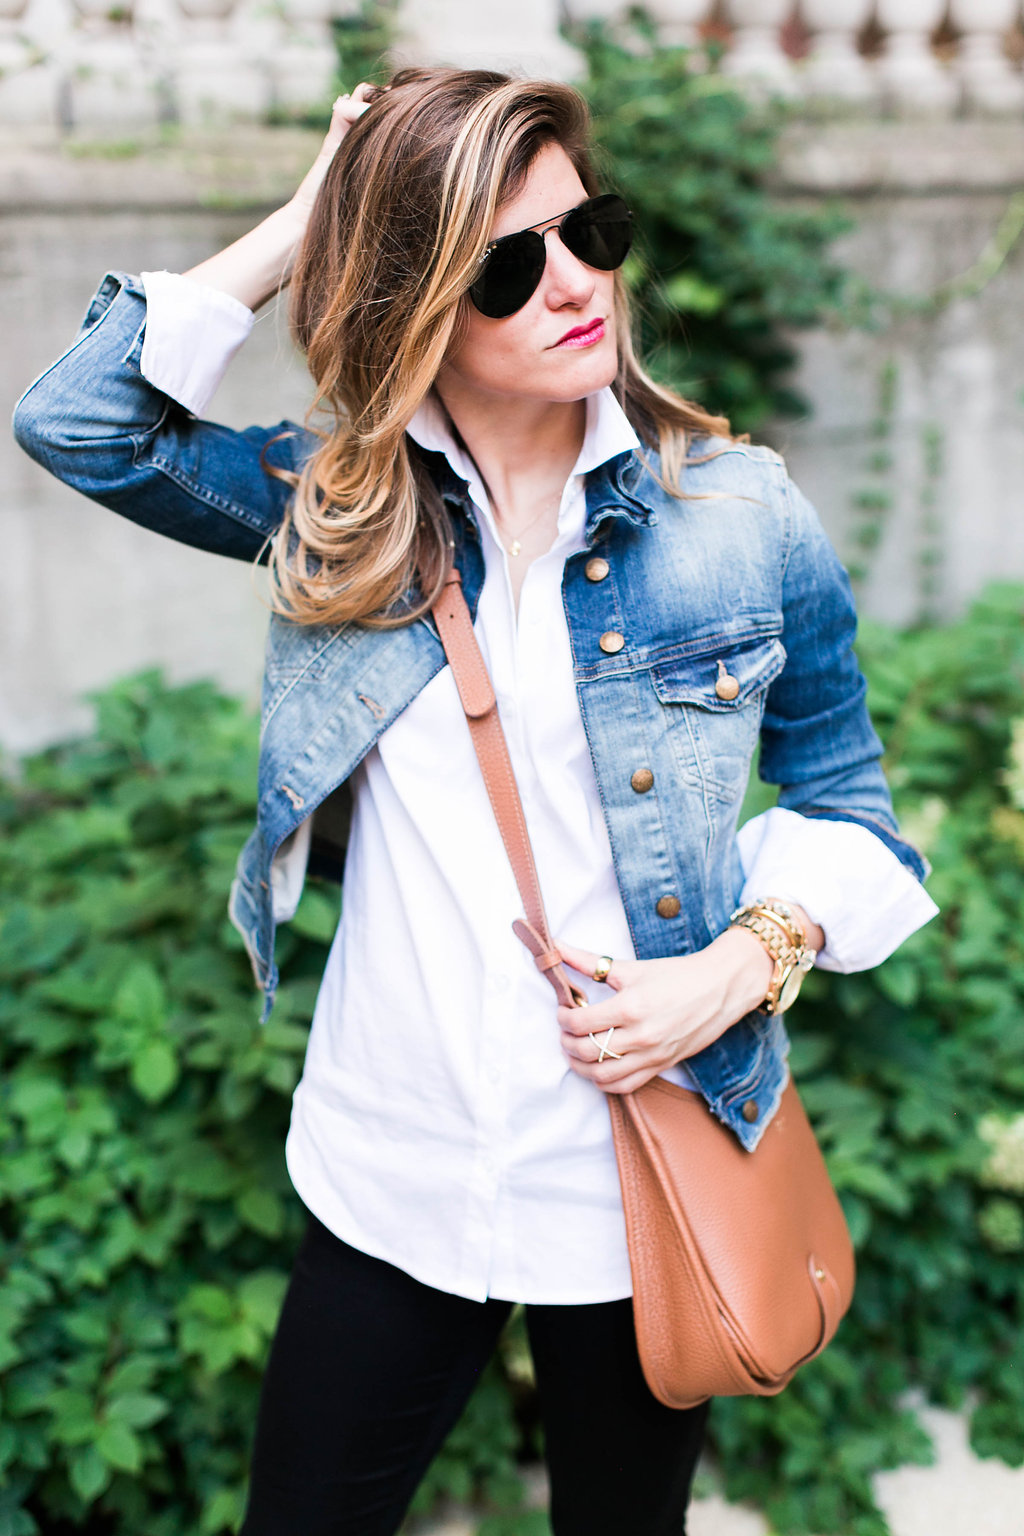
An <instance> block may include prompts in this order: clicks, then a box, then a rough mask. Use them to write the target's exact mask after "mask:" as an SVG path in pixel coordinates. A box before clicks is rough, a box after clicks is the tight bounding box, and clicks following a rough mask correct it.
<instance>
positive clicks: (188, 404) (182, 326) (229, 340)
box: [140, 272, 256, 416]
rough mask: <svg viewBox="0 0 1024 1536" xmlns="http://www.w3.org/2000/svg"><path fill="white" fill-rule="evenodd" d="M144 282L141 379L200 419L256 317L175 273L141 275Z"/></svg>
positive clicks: (224, 295)
mask: <svg viewBox="0 0 1024 1536" xmlns="http://www.w3.org/2000/svg"><path fill="white" fill-rule="evenodd" d="M142 284H143V287H144V288H145V290H146V334H145V336H144V338H143V342H142V359H141V363H140V367H141V370H142V377H143V378H144V379H146V380H147V381H148V383H150V384H152V385H153V387H154V388H155V389H159V390H162V391H163V393H164V394H165V395H170V397H171V399H172V400H176V401H177V402H178V404H179V405H183V406H184V407H185V409H186V410H187V411H191V412H192V414H193V415H194V416H201V415H202V414H203V412H204V411H205V410H206V408H207V406H208V405H209V403H210V401H211V400H212V399H213V397H214V395H215V393H216V391H217V386H218V385H219V384H220V381H221V379H222V378H223V377H224V374H225V372H226V371H227V366H228V364H229V363H230V361H231V359H232V358H233V357H234V355H235V353H236V352H237V351H238V349H239V347H240V346H241V345H242V343H243V342H244V341H245V339H246V337H247V336H248V334H249V332H250V331H251V330H252V328H253V324H254V322H255V319H256V317H255V315H254V314H253V312H252V310H251V309H249V308H247V306H246V305H245V304H243V303H242V302H241V301H240V300H239V299H236V298H233V297H232V295H231V294H230V293H222V292H221V291H220V289H219V288H211V287H209V286H208V284H206V283H196V282H193V281H192V279H191V278H190V277H182V276H181V275H180V274H179V273H177V272H143V273H142Z"/></svg>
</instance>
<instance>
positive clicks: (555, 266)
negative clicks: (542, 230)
mask: <svg viewBox="0 0 1024 1536" xmlns="http://www.w3.org/2000/svg"><path fill="white" fill-rule="evenodd" d="M544 244H545V245H546V247H547V260H546V262H545V264H544V298H545V301H546V303H547V305H548V308H549V309H561V308H563V306H564V305H566V304H569V305H572V306H573V307H575V308H582V307H583V306H584V305H586V304H588V303H589V302H590V299H591V297H592V296H593V292H594V284H595V281H596V277H597V274H596V273H595V271H594V269H593V268H592V267H588V266H585V265H584V263H583V262H582V261H580V259H579V257H578V256H574V255H573V253H572V251H570V249H569V247H568V246H567V245H563V243H562V239H561V236H560V235H559V233H558V230H557V229H551V230H548V231H547V232H546V234H545V236H544Z"/></svg>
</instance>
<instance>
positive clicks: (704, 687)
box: [651, 636, 786, 801]
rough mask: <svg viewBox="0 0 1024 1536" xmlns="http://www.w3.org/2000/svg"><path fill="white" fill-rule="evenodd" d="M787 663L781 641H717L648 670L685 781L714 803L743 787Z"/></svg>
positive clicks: (730, 798) (732, 796) (761, 638)
mask: <svg viewBox="0 0 1024 1536" xmlns="http://www.w3.org/2000/svg"><path fill="white" fill-rule="evenodd" d="M785 664H786V652H785V648H784V647H783V644H782V642H781V640H778V639H775V638H766V637H764V636H759V637H758V638H757V639H756V640H747V641H736V642H733V643H732V644H722V643H721V642H719V643H717V644H715V645H714V646H713V647H709V649H708V650H707V651H702V652H700V653H698V654H687V655H685V656H676V657H672V658H667V659H665V660H664V661H659V662H657V663H656V664H655V665H654V666H653V667H652V668H651V681H652V683H653V685H654V691H655V693H656V694H657V697H658V699H659V701H660V703H661V704H662V706H663V708H664V718H665V721H666V724H667V728H668V736H669V741H670V744H671V746H672V748H673V751H674V752H675V754H676V758H677V761H678V764H679V769H680V772H681V774H682V776H683V778H684V779H686V780H688V781H689V782H691V783H695V784H699V785H700V786H701V787H702V788H705V789H707V790H709V791H710V792H711V794H712V795H713V796H714V797H715V798H717V799H719V800H726V801H734V800H738V799H739V798H741V797H742V795H743V793H744V791H745V790H746V787H747V779H748V777H749V775H750V764H751V760H752V758H753V756H754V751H755V749H756V747H757V739H758V735H759V732H760V729H761V717H762V715H763V714H764V700H765V695H766V693H767V692H768V688H769V685H770V684H771V683H772V682H773V681H774V680H775V678H776V677H778V675H779V673H780V672H781V671H782V669H783V667H784V666H785Z"/></svg>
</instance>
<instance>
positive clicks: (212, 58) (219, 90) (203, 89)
mask: <svg viewBox="0 0 1024 1536" xmlns="http://www.w3.org/2000/svg"><path fill="white" fill-rule="evenodd" d="M176 6H177V41H176V47H175V49H174V65H173V70H174V93H173V94H174V103H175V110H176V112H177V115H178V117H179V118H180V120H181V121H182V122H183V123H188V124H203V125H205V126H209V127H213V126H216V125H219V124H224V123H230V122H236V121H244V120H246V119H254V118H261V117H265V116H266V114H267V112H268V111H269V109H270V99H271V98H270V76H269V66H268V63H267V60H266V58H265V57H264V58H261V57H260V50H259V48H258V38H254V36H253V34H252V32H251V31H250V29H249V27H248V26H247V25H245V24H243V23H242V20H241V18H240V17H239V14H238V13H239V6H238V3H237V0H176ZM254 45H256V46H254ZM264 51H265V53H267V54H269V52H270V48H269V47H268V48H266V49H265V50H264Z"/></svg>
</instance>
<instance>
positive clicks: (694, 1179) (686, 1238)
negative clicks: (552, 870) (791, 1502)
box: [433, 571, 854, 1408]
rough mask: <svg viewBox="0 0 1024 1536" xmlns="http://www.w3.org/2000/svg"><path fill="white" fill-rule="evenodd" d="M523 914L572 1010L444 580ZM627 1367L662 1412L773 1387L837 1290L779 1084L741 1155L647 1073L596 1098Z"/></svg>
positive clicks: (821, 1185) (462, 674)
mask: <svg viewBox="0 0 1024 1536" xmlns="http://www.w3.org/2000/svg"><path fill="white" fill-rule="evenodd" d="M433 616H434V621H435V623H436V624H437V628H438V631H439V633H440V636H441V640H442V643H443V645H444V648H445V653H446V655H447V657H448V661H449V664H450V666H451V669H452V672H453V674H454V676H455V682H456V686H457V687H458V690H459V697H460V699H461V701H462V707H463V709H464V710H465V712H466V718H467V720H468V722H469V729H470V734H471V736H472V739H473V746H474V748H475V749H476V754H477V757H478V758H479V761H480V768H481V771H482V773H483V777H484V782H485V784H486V785H487V792H488V795H489V796H490V801H491V805H492V806H493V808H494V814H495V817H496V818H497V822H498V827H499V829H500V832H501V837H502V841H503V842H504V844H505V849H506V852H507V853H508V856H509V860H510V862H511V864H512V869H513V872H514V874H515V877H516V884H517V885H518V887H519V894H520V896H521V897H522V901H523V906H524V909H525V912H526V916H525V918H521V919H519V920H518V921H517V922H515V923H514V924H513V928H514V930H515V933H516V935H517V936H518V937H519V938H520V939H521V940H522V942H523V943H524V944H525V945H526V947H527V948H528V949H529V951H530V953H531V954H532V955H533V958H534V961H535V963H536V964H537V966H538V968H539V969H540V970H542V971H543V972H544V973H545V975H546V976H547V977H548V980H549V981H550V982H551V985H552V986H553V987H554V990H555V993H556V996H557V997H558V1001H559V1002H560V1003H563V1004H565V1005H566V1006H569V1007H581V1006H586V1000H585V998H584V997H583V995H582V993H581V992H580V991H579V990H578V989H577V988H575V987H573V986H572V984H571V983H570V981H569V978H568V976H567V975H566V972H565V970H564V968H563V966H562V964H561V960H560V957H559V954H558V951H557V950H556V948H555V946H554V942H553V940H552V938H551V934H550V932H549V930H548V925H547V918H546V917H545V915H544V903H543V901H542V899H541V893H540V886H539V884H538V880H537V869H536V865H535V863H534V858H533V850H532V848H531V846H530V838H529V834H528V832H527V829H526V821H525V819H524V816H523V807H522V802H521V801H520V798H519V791H518V788H517V786H516V781H515V775H514V773H513V771H512V763H511V759H510V758H509V754H508V746H507V744H506V741H505V734H504V732H503V730H502V727H501V721H500V719H499V717H498V709H497V704H496V701H495V697H494V689H493V687H492V686H491V680H490V676H489V674H488V671H487V667H486V664H485V662H484V659H483V656H482V655H481V654H480V649H479V647H478V645H477V643H476V636H475V635H474V633H473V624H472V620H471V618H470V615H469V610H468V608H467V607H466V601H465V598H464V597H463V595H462V586H461V581H460V577H459V573H458V572H457V571H453V572H452V575H451V576H450V578H449V580H448V583H447V585H446V586H445V589H444V591H443V592H442V594H441V597H440V598H439V599H438V601H437V603H435V605H434V608H433ZM606 1098H607V1101H608V1108H609V1110H610V1112H611V1119H612V1134H613V1137H614V1142H615V1153H616V1157H617V1159H618V1166H619V1180H620V1183H621V1185H622V1203H623V1207H624V1209H625V1214H626V1233H627V1238H628V1242H629V1260H630V1268H631V1270H632V1276H633V1313H634V1318H635V1323H636V1334H637V1342H638V1345H639V1349H640V1360H641V1364H642V1365H643V1370H644V1375H645V1377H646V1378H647V1384H648V1386H649V1387H650V1389H651V1391H652V1392H653V1393H654V1395H655V1397H657V1398H659V1399H660V1400H661V1402H663V1403H665V1404H667V1405H668V1406H669V1407H670V1408H690V1407H693V1406H694V1405H695V1404H696V1403H700V1402H703V1401H704V1399H705V1398H708V1397H717V1396H734V1395H736V1394H744V1393H750V1394H757V1395H761V1396H768V1395H770V1394H772V1393H774V1392H780V1391H781V1390H782V1388H783V1387H784V1386H785V1385H786V1383H787V1382H788V1381H789V1380H790V1378H791V1377H792V1376H793V1374H794V1372H795V1371H796V1370H797V1368H798V1367H799V1366H800V1365H802V1364H803V1363H804V1362H805V1361H807V1360H811V1359H813V1358H814V1356H815V1355H817V1354H819V1353H820V1352H821V1350H823V1349H824V1347H825V1345H826V1344H827V1343H828V1341H829V1339H831V1337H832V1335H833V1334H834V1333H835V1331H836V1328H837V1327H838V1326H839V1321H840V1319H841V1318H842V1316H843V1314H844V1313H845V1311H846V1309H847V1308H848V1306H849V1304H850V1299H851V1297H852V1295H853V1280H854V1263H853V1247H852V1244H851V1242H850V1235H849V1232H848V1230H847V1227H846V1222H845V1220H844V1218H843V1212H842V1208H841V1206H840V1204H839V1200H838V1198H837V1196H836V1193H835V1190H834V1189H833V1188H832V1184H831V1182H830V1180H829V1176H828V1172H827V1170H826V1168H825V1163H824V1160H823V1158H822V1155H821V1151H820V1149H819V1147H818V1144H817V1141H816V1140H815V1137H814V1132H813V1131H812V1129H811V1127H810V1124H809V1123H808V1120H807V1116H806V1114H805V1113H804V1109H803V1106H802V1104H801V1103H800V1099H799V1097H798V1095H797V1091H796V1088H795V1087H794V1085H793V1083H792V1081H790V1082H789V1084H788V1086H787V1087H786V1090H785V1092H784V1094H783V1097H782V1103H781V1105H780V1107H779V1109H778V1111H777V1113H776V1114H775V1116H774V1118H773V1119H772V1121H771V1123H770V1124H769V1126H768V1128H767V1129H766V1131H765V1133H764V1136H763V1137H762V1139H761V1141H760V1142H759V1144H758V1146H757V1147H756V1149H755V1150H754V1151H753V1152H747V1151H746V1150H745V1149H744V1148H743V1147H742V1146H741V1145H740V1143H739V1142H738V1141H737V1139H736V1138H735V1136H734V1135H733V1134H732V1132H731V1131H730V1130H728V1129H727V1128H726V1127H725V1126H724V1125H723V1124H722V1123H721V1121H719V1120H717V1119H716V1118H715V1117H714V1115H713V1114H712V1113H711V1111H710V1109H709V1108H708V1106H707V1104H706V1102H705V1101H704V1099H703V1098H702V1097H701V1096H700V1094H697V1093H691V1092H689V1091H688V1090H687V1089H685V1088H679V1087H677V1086H676V1085H675V1084H674V1083H669V1082H666V1081H665V1080H664V1078H660V1077H655V1078H652V1079H651V1080H650V1082H648V1083H645V1084H644V1086H643V1087H642V1088H639V1089H637V1090H636V1091H635V1092H633V1093H628V1094H615V1093H609V1094H607V1095H606Z"/></svg>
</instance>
